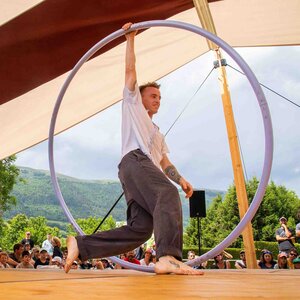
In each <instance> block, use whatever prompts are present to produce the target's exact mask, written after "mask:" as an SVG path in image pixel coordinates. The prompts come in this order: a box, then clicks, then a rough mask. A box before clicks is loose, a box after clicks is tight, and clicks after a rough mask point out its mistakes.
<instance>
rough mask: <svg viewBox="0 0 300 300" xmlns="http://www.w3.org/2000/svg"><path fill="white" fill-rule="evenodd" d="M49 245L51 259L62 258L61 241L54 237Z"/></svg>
mask: <svg viewBox="0 0 300 300" xmlns="http://www.w3.org/2000/svg"><path fill="white" fill-rule="evenodd" d="M51 243H52V245H53V257H55V256H59V257H60V258H63V254H62V252H61V249H60V247H61V241H60V239H59V238H58V237H56V236H54V237H53V238H52V240H51Z"/></svg>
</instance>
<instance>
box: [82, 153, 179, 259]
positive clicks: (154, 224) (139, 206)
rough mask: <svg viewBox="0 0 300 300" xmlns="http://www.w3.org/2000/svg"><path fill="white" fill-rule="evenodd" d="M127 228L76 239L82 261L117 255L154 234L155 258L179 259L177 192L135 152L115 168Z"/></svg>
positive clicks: (138, 244) (141, 155)
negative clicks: (124, 201)
mask: <svg viewBox="0 0 300 300" xmlns="http://www.w3.org/2000/svg"><path fill="white" fill-rule="evenodd" d="M119 178H120V181H121V183H122V187H123V190H124V193H125V198H126V201H127V205H128V208H127V225H125V226H122V227H119V228H116V229H113V230H109V231H104V232H99V233H95V234H91V235H85V236H77V237H76V239H77V243H78V247H79V253H80V257H81V259H82V260H86V259H88V258H100V257H108V256H114V255H119V254H122V253H126V252H128V251H130V250H133V249H135V248H137V247H138V246H140V245H141V244H143V243H144V242H145V241H147V240H148V239H149V238H150V237H151V235H152V232H153V230H154V236H155V244H156V256H157V257H158V258H159V257H161V256H165V255H171V256H174V257H176V258H177V259H179V260H181V259H182V208H181V202H180V198H179V194H178V190H177V188H176V187H175V186H174V185H173V184H172V183H171V182H170V181H169V180H168V179H167V177H166V176H165V175H164V174H163V173H162V172H161V170H159V169H158V168H157V167H156V166H155V165H154V164H153V162H152V161H151V160H150V159H149V158H148V157H147V156H146V155H145V154H143V152H142V151H141V150H139V149H137V150H134V151H131V152H129V153H128V154H126V155H125V156H124V157H123V159H122V161H121V163H120V164H119Z"/></svg>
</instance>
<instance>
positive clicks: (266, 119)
mask: <svg viewBox="0 0 300 300" xmlns="http://www.w3.org/2000/svg"><path fill="white" fill-rule="evenodd" d="M150 27H172V28H178V29H184V30H187V31H191V32H193V33H196V34H198V35H201V36H203V37H205V38H207V39H209V40H211V41H212V42H214V43H215V44H216V45H218V46H219V47H221V48H222V49H223V50H224V51H225V52H226V53H227V54H228V55H229V56H231V58H232V59H233V60H234V61H235V62H236V63H237V64H238V66H239V67H240V68H241V70H242V71H243V72H244V73H245V75H246V77H247V79H248V80H249V82H250V84H251V87H252V89H253V91H254V93H255V95H256V98H257V101H258V104H259V107H260V110H261V114H262V118H263V124H264V135H265V154H264V165H263V171H262V175H261V179H260V183H259V186H258V189H257V191H256V193H255V196H254V199H253V201H252V203H251V205H250V206H249V209H248V211H247V213H246V214H245V215H244V217H243V219H242V220H241V221H240V223H239V224H238V225H237V226H236V228H235V229H234V230H233V231H232V232H231V233H230V234H229V235H228V236H227V237H226V238H225V239H224V240H223V241H222V242H221V243H220V244H218V245H217V246H216V247H215V248H213V249H212V250H210V251H209V252H207V253H205V254H203V255H201V256H200V257H199V258H196V259H194V260H192V261H189V262H188V263H187V264H188V265H191V266H193V265H195V264H199V263H201V262H203V261H206V260H208V259H210V258H213V257H215V256H216V255H217V254H219V253H220V252H222V250H224V249H225V248H226V247H228V246H229V245H230V244H231V243H232V242H233V241H234V240H235V239H236V238H237V237H238V236H239V235H240V234H241V233H242V231H243V230H244V228H245V226H246V225H247V223H248V222H250V221H251V220H252V218H253V217H254V215H255V213H256V211H257V209H258V207H259V205H260V203H261V201H262V199H263V196H264V193H265V190H266V187H267V184H268V181H269V177H270V173H271V167H272V159H273V130H272V122H271V116H270V112H269V107H268V104H267V101H266V99H265V96H264V93H263V91H262V89H261V87H260V85H259V82H258V81H257V79H256V77H255V75H254V73H253V72H252V71H251V69H250V68H249V66H248V65H247V63H246V62H245V61H244V60H243V58H242V57H241V56H240V55H239V54H238V53H237V52H236V51H235V50H234V49H233V48H232V47H231V46H230V45H228V44H227V43H226V42H225V41H223V40H222V39H220V38H219V37H217V36H215V35H214V34H212V33H210V32H208V31H206V30H204V29H202V28H200V27H197V26H194V25H191V24H188V23H183V22H179V21H168V20H156V21H148V22H141V23H136V24H134V25H132V27H131V29H130V31H133V30H140V29H146V28H150ZM124 33H125V32H124V30H123V29H119V30H117V31H115V32H113V33H112V34H110V35H109V36H107V37H105V38H104V39H102V40H101V41H100V42H98V43H97V44H96V45H95V46H93V47H92V48H91V49H90V50H89V51H88V52H87V53H86V54H85V55H84V56H83V57H82V58H81V59H80V60H79V61H78V63H77V64H76V65H75V67H74V68H73V70H72V71H71V73H70V74H69V76H68V77H67V79H66V81H65V82H64V84H63V86H62V88H61V90H60V93H59V95H58V98H57V100H56V103H55V106H54V110H53V113H52V118H51V123H50V129H49V144H48V154H49V167H50V173H51V180H52V184H53V187H54V192H55V194H56V196H57V198H58V200H59V202H60V205H61V206H62V209H63V211H64V213H65V215H66V217H67V218H68V220H69V221H70V223H71V224H72V225H73V227H74V228H75V230H76V231H77V233H78V234H80V235H84V233H83V231H82V230H81V228H80V227H79V226H78V224H77V223H76V221H75V219H74V218H73V216H72V214H71V212H70V211H69V209H68V207H67V205H66V203H65V200H64V198H63V195H62V193H61V190H60V187H59V184H58V180H57V176H56V172H55V167H54V155H53V140H54V131H55V123H56V119H57V114H58V111H59V108H60V105H61V102H62V99H63V97H64V95H65V92H66V90H67V88H68V87H69V84H70V83H71V81H72V80H73V78H74V76H75V75H76V73H77V72H78V70H79V69H80V68H81V66H82V65H83V64H84V63H85V62H86V61H87V60H88V59H89V58H90V57H92V55H93V54H95V53H96V52H97V51H98V50H99V49H101V48H102V47H103V46H105V45H106V44H108V43H109V42H111V41H113V40H115V39H116V38H118V37H120V36H122V35H124ZM110 259H111V260H112V261H113V262H115V263H118V264H120V265H121V266H123V267H125V268H130V269H134V270H138V271H144V272H150V273H153V272H154V268H153V267H145V266H138V265H135V264H131V263H128V262H125V261H123V260H121V259H119V258H117V257H110Z"/></svg>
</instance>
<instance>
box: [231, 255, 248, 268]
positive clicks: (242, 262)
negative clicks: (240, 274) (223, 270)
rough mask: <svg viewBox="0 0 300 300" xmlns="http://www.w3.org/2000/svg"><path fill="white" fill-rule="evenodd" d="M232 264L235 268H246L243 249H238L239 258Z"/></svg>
mask: <svg viewBox="0 0 300 300" xmlns="http://www.w3.org/2000/svg"><path fill="white" fill-rule="evenodd" d="M234 266H235V268H236V269H246V268H247V264H246V253H245V250H241V251H240V260H237V261H236V262H235V263H234Z"/></svg>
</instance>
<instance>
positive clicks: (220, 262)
mask: <svg viewBox="0 0 300 300" xmlns="http://www.w3.org/2000/svg"><path fill="white" fill-rule="evenodd" d="M210 268H211V269H230V268H231V266H230V262H229V261H228V260H224V256H223V253H220V254H218V255H217V256H215V257H214V263H213V264H212V265H211V267H210Z"/></svg>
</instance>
